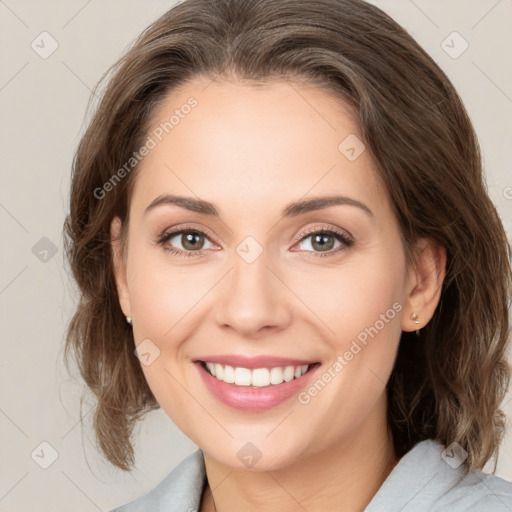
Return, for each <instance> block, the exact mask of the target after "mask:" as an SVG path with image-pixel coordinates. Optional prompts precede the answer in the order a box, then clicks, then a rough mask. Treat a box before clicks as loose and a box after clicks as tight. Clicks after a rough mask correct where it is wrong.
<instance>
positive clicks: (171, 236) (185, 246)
mask: <svg viewBox="0 0 512 512" xmlns="http://www.w3.org/2000/svg"><path fill="white" fill-rule="evenodd" d="M158 243H159V244H160V245H161V246H162V247H163V248H164V249H165V250H166V251H169V252H170V253H172V254H176V255H178V256H185V257H188V256H198V255H200V254H203V252H204V251H205V250H208V249H212V248H216V247H217V246H216V245H215V244H214V243H213V242H212V241H211V240H210V239H209V238H208V236H207V235H206V233H204V232H203V231H201V230H198V229H192V228H182V229H176V230H173V231H166V232H165V233H164V234H163V235H162V236H161V237H160V238H159V240H158ZM208 244H210V246H208Z"/></svg>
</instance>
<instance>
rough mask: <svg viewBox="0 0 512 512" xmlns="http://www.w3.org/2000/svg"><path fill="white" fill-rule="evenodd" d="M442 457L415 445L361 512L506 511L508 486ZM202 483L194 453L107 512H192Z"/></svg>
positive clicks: (433, 447) (429, 445) (198, 455)
mask: <svg viewBox="0 0 512 512" xmlns="http://www.w3.org/2000/svg"><path fill="white" fill-rule="evenodd" d="M446 453H447V452H446V451H444V447H443V446H442V445H441V444H439V443H438V442H435V441H432V440H426V441H422V442H420V443H418V444H417V445H416V446H414V447H413V448H412V449H411V450H410V451H409V452H408V453H406V454H405V455H404V456H403V457H402V458H401V459H400V460H399V462H398V464H397V465H396V466H395V467H394V469H393V471H391V473H390V474H389V476H388V478H387V479H386V480H385V481H384V483H383V484H382V486H381V487H380V489H379V490H378V492H377V494H375V496H374V497H373V499H372V501H371V502H370V503H369V504H368V506H367V507H366V509H365V512H441V511H443V512H444V511H449V512H511V511H512V483H510V482H508V481H506V480H503V479H502V478H499V477H497V476H493V475H488V474H485V473H482V472H481V471H472V472H470V473H469V474H468V475H467V476H464V475H463V466H462V465H459V464H460V463H459V462H458V461H457V460H456V458H454V459H453V460H450V459H449V458H448V457H447V456H446ZM452 456H453V453H452ZM205 484H206V472H205V466H204V458H203V452H202V451H201V450H197V451H196V452H194V453H192V454H191V455H189V456H188V457H187V458H186V459H184V460H183V461H182V462H181V463H180V464H179V465H178V466H177V467H176V468H175V469H174V470H173V471H171V473H169V475H167V477H166V478H165V479H164V480H163V481H162V482H160V483H159V484H158V485H157V486H156V487H155V488H154V489H152V490H151V491H149V492H148V493H146V494H144V495H143V496H141V497H139V498H137V499H136V500H134V501H131V502H129V503H127V504H126V505H123V506H121V507H119V508H116V509H115V510H112V511H111V512H148V511H151V512H198V511H199V508H200V503H201V496H202V493H203V490H204V487H205ZM340 491H341V490H340Z"/></svg>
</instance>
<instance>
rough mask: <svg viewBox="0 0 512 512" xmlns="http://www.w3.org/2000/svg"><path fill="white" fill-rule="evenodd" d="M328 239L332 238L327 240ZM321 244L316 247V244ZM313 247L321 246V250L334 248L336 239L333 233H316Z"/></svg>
mask: <svg viewBox="0 0 512 512" xmlns="http://www.w3.org/2000/svg"><path fill="white" fill-rule="evenodd" d="M326 239H330V243H329V241H327V242H326ZM317 243H318V244H319V246H318V247H315V244H317ZM312 245H313V247H314V248H315V249H317V248H319V250H320V251H328V250H329V249H332V248H333V246H334V239H333V237H332V236H331V235H315V236H314V240H313V244H312Z"/></svg>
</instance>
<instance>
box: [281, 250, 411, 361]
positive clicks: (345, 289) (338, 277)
mask: <svg viewBox="0 0 512 512" xmlns="http://www.w3.org/2000/svg"><path fill="white" fill-rule="evenodd" d="M404 279H405V258H404V257H403V255H402V254H401V253H400V252H398V251H394V252H391V251H388V250H385V249H378V250H377V249H375V250H374V251H368V252H366V253H365V254H364V255H357V254H354V255H351V256H350V257H349V258H347V260H346V262H342V263H341V264H340V265H339V267H338V268H333V267H331V268H322V267H318V270H316V271H315V270H312V271H310V272H308V273H306V272H304V273H302V274H301V275H300V276H299V275H296V276H293V275H290V280H289V281H288V282H291V283H292V286H291V287H292V288H293V289H294V290H295V291H296V292H297V295H298V296H299V297H301V299H302V300H303V302H304V304H306V305H307V306H308V308H309V309H310V311H311V312H312V313H313V315H314V317H315V318H316V319H317V320H320V321H319V322H317V324H318V325H323V328H322V331H323V332H325V334H326V337H327V338H328V339H330V340H331V345H332V348H333V349H335V350H336V351H337V353H339V352H340V351H341V352H343V351H344V350H347V349H348V346H349V345H350V343H351V341H352V340H354V339H356V338H357V337H358V336H359V338H360V339H361V341H363V342H364V338H365V333H366V337H370V334H368V330H370V331H371V336H372V337H375V336H376V335H377V334H379V335H380V334H382V335H383V336H382V337H383V338H386V337H388V334H389V336H390V337H391V338H392V339H396V335H397V333H399V332H400V311H401V309H402V304H401V302H402V300H403V282H404ZM375 331H377V332H375Z"/></svg>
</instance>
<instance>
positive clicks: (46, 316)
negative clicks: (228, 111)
mask: <svg viewBox="0 0 512 512" xmlns="http://www.w3.org/2000/svg"><path fill="white" fill-rule="evenodd" d="M173 3H174V2H171V1H158V0H152V1H145V2H143V1H138V2H136V1H134V0H129V1H127V0H124V1H120V0H116V1H112V0H110V1H99V0H89V1H86V0H80V1H78V0H73V1H66V2H64V1H60V2H58V1H37V0H32V1H29V0H5V1H3V0H0V55H1V67H0V109H1V120H2V123H1V138H0V140H1V147H0V151H1V152H0V155H1V177H0V180H1V181H0V229H1V237H2V251H1V270H0V311H1V315H2V333H3V335H2V357H1V360H0V368H1V372H0V379H1V380H0V390H1V391H0V433H1V448H0V450H1V452H0V461H1V462H0V511H2V512H24V511H27V512H28V511H30V512H32V511H34V510H38V511H40V512H47V511H52V512H59V511H69V510H74V511H77V512H80V511H84V512H85V511H91V512H94V511H96V510H110V509H111V508H113V507H114V506H116V505H118V504H121V503H124V502H126V501H128V500H131V499H133V498H135V497H137V496H139V495H141V494H143V493H144V492H145V491H147V490H149V489H150V488H152V487H153V486H154V485H156V484H157V483H158V482H159V481H160V480H162V479H163V477H164V476H165V475H166V474H167V473H168V472H169V471H170V470H171V469H172V468H173V467H174V466H175V465H177V464H178V462H179V461H181V460H182V459H183V458H184V457H185V456H186V455H187V454H189V453H191V452H192V451H193V450H195V448H196V447H195V445H194V444H193V443H192V442H191V441H189V440H188V439H187V438H186V437H185V436H184V435H183V434H181V433H180V432H179V431H178V430H177V428H176V427H175V426H174V425H173V424H172V422H171V421H170V420H169V419H168V417H167V416H166V415H165V413H164V412H163V411H161V410H160V411H155V412H154V413H151V414H150V415H149V416H147V417H146V420H145V421H144V422H143V423H141V424H140V426H139V427H138V429H137V431H136V434H137V435H136V455H137V469H136V470H134V471H133V472H132V473H131V474H124V473H123V472H121V471H119V470H117V469H115V468H114V467H113V466H111V465H110V464H109V463H107V462H106V461H105V460H104V459H102V458H101V457H100V455H99V454H98V452H97V451H96V450H95V447H94V437H93V434H92V430H91V421H90V420H91V416H92V414H90V411H91V405H92V402H91V400H90V399H89V400H88V401H86V402H85V403H84V407H83V412H84V414H85V422H84V425H83V428H82V426H81V425H80V424H79V399H80V396H81V394H82V389H83V384H82V383H81V381H80V379H79V377H77V376H71V377H70V376H69V375H68V374H67V372H66V370H65V368H64V366H63V363H62V347H63V340H64V331H65V327H66V324H67V322H68V320H69V318H70V315H71V313H72V310H73V305H74V297H73V288H72V286H71V285H70V283H69V277H68V274H67V271H66V268H65V265H64V259H63V246H62V233H61V230H62V223H63V220H64V216H65V213H66V208H67V201H68V198H67V195H68V188H69V178H70V168H71V161H72V155H73V152H74V150H75V148H76V145H77V143H78V141H79V138H80V135H81V134H82V133H83V130H84V128H85V120H86V119H85V117H84V116H85V112H86V104H87V101H88V99H89V96H90V91H91V89H92V87H93V86H94V85H95V84H96V82H97V81H98V79H99V78H100V76H101V74H102V73H103V71H104V70H106V69H107V67H108V66H109V65H111V64H112V63H113V62H114V61H115V60H117V59H118V58H119V57H120V56H121V54H122V53H123V51H124V50H125V49H126V47H127V45H128V44H129V43H131V42H132V40H133V39H134V38H135V37H136V36H137V35H138V34H139V33H140V31H141V30H142V29H143V28H144V27H146V26H147V25H148V24H149V23H150V22H152V21H153V20H155V19H156V18H157V17H158V16H159V15H160V14H162V13H163V12H164V11H166V10H167V9H168V8H170V7H171V6H172V5H173ZM373 3H375V4H377V5H379V6H380V7H381V8H383V9H384V10H385V11H387V12H388V13H389V14H390V15H391V16H392V17H394V18H395V19H396V20H397V21H398V22H399V23H401V24H402V25H403V26H404V27H405V28H406V29H407V30H408V31H409V32H410V33H411V34H412V35H413V36H414V37H415V38H416V39H417V40H418V42H419V43H420V44H421V45H422V46H423V47H424V48H425V49H426V50H427V51H428V52H429V53H430V55H432V57H433V58H434V59H435V60H436V61H437V62H438V63H439V65H440V66H441V67H442V68H443V69H444V70H445V72H446V73H447V74H448V75H449V77H450V78H451V79H452V81H453V83H454V85H455V86H456V88H457V89H458V91H459V92H460V94H461V96H462V99H463V100H464V102H465V104H466V106H467V109H468V111H469V114H470V116H471V118H472V120H473V122H474V124H475V127H476V130H477V133H478V134H479V137H480V142H481V145H482V149H483V154H484V157H485V163H486V170H487V176H488V186H489V193H490V195H491V197H492V199H493V200H494V202H495V204H496V205H497V207H498V209H499V211H500V214H501V216H502V218H503V220H504V223H505V225H506V228H507V231H508V233H509V234H510V233H511V232H512V175H511V174H512V173H511V167H510V149H511V131H512V130H511V122H510V119H511V116H512V99H511V98H512V71H511V67H510V55H512V34H511V32H510V27H511V26H512V1H511V0H478V1H476V0H473V1H468V0H434V1H427V0H414V1H413V0H381V1H374V2H373ZM43 31H46V32H48V33H49V34H50V35H51V37H52V38H53V39H54V40H55V41H56V42H57V44H58V48H57V49H56V51H55V52H54V53H53V54H52V55H50V56H48V57H47V58H46V59H43V58H42V57H41V56H40V55H39V54H38V53H37V52H36V51H35V50H34V49H33V48H32V47H31V43H32V42H33V41H35V43H34V44H38V45H39V47H37V48H38V51H39V52H40V53H41V52H44V51H48V50H49V49H51V46H50V45H51V40H50V39H49V38H48V36H40V34H41V33H42V32H43ZM453 31H457V32H458V33H459V34H460V35H461V36H462V37H463V38H464V40H466V41H467V42H468V44H469V47H468V49H467V50H466V51H465V52H464V53H462V54H461V55H460V56H459V57H458V58H452V56H450V55H448V53H446V51H445V50H444V49H443V47H442V42H443V41H444V40H446V38H447V36H449V35H450V34H451V33H452V32H453ZM41 38H46V39H44V40H43V42H41ZM452 41H453V42H452ZM461 44H463V41H462V40H461V39H460V38H458V36H455V39H453V36H452V37H451V38H449V39H448V40H446V42H445V43H444V45H449V46H451V47H452V48H451V50H448V48H447V50H448V51H451V52H452V54H453V53H454V52H455V53H458V52H460V50H461V49H462V48H463V47H462V46H461ZM418 121H419V122H421V120H418ZM43 237H46V238H47V239H48V240H49V241H51V243H53V244H55V247H56V249H57V253H56V254H55V255H54V256H52V253H51V251H50V252H48V253H44V250H48V249H49V248H50V247H51V245H49V242H48V240H44V241H42V242H40V240H41V239H42V238H43ZM38 243H39V244H42V245H36V244H38ZM34 246H35V247H36V249H34V251H33V248H34ZM34 252H35V254H34ZM41 258H42V259H43V261H41ZM45 258H46V259H47V261H44V260H45ZM505 410H506V412H507V414H508V417H509V418H510V417H511V416H512V401H511V400H510V395H509V397H508V403H507V405H506V406H505ZM510 430H511V429H510V427H509V430H508V435H507V438H506V442H505V444H504V445H503V448H502V450H501V455H500V457H499V460H498V470H497V474H498V475H499V476H502V477H503V478H506V479H508V480H512V461H511V455H512V436H511V434H510ZM42 442H47V443H49V444H50V445H51V447H52V448H49V447H47V446H45V445H43V446H42V447H41V446H40V443H42ZM52 449H53V450H55V451H56V453H57V454H58V457H57V459H56V460H55V461H54V462H53V464H51V465H50V466H49V467H48V468H47V469H42V468H41V467H40V465H39V464H44V463H45V462H46V463H49V462H51V459H50V456H51V453H52ZM34 450H36V452H35V453H34V456H33V458H32V456H31V454H32V453H33V452H34ZM41 450H42V451H41ZM37 454H39V456H38V455H37ZM36 461H37V462H36ZM38 463H39V464H38ZM488 468H490V465H488ZM511 510H512V509H511Z"/></svg>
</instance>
